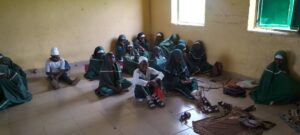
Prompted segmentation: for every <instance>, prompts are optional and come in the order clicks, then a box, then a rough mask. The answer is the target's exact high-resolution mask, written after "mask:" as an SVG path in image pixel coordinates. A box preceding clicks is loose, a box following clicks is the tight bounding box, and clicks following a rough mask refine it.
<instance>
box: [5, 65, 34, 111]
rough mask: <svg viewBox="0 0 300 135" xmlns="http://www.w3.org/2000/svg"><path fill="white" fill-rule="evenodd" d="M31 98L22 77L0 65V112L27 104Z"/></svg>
mask: <svg viewBox="0 0 300 135" xmlns="http://www.w3.org/2000/svg"><path fill="white" fill-rule="evenodd" d="M31 98H32V96H31V94H30V93H29V91H28V89H27V87H26V86H25V84H24V82H23V78H22V76H21V75H19V73H18V72H15V71H14V70H12V69H10V68H9V67H8V66H7V65H3V64H0V110H3V109H6V108H8V107H10V106H13V105H17V104H22V103H25V102H28V101H30V100H31Z"/></svg>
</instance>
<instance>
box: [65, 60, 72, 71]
mask: <svg viewBox="0 0 300 135" xmlns="http://www.w3.org/2000/svg"><path fill="white" fill-rule="evenodd" d="M69 70H71V66H70V64H69V62H68V61H67V60H65V71H69Z"/></svg>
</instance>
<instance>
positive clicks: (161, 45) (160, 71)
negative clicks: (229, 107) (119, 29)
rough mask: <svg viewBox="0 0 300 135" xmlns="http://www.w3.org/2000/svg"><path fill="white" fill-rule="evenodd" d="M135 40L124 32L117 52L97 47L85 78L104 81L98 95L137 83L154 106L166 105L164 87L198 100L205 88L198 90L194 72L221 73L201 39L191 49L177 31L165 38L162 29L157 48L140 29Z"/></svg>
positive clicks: (139, 92)
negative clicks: (131, 39)
mask: <svg viewBox="0 0 300 135" xmlns="http://www.w3.org/2000/svg"><path fill="white" fill-rule="evenodd" d="M132 43H133V44H131V43H130V41H129V40H128V39H127V37H126V36H125V35H123V34H121V35H119V37H118V39H117V42H116V45H115V55H114V54H113V53H111V52H108V53H105V51H104V50H103V48H102V47H101V46H98V47H96V48H95V50H94V53H93V54H92V56H91V59H90V64H89V66H88V70H87V71H86V73H85V75H84V77H85V78H86V79H88V80H100V83H99V87H98V88H97V89H96V90H95V93H96V95H98V96H110V95H113V94H118V93H122V92H127V91H128V88H129V87H130V86H131V85H132V83H133V86H134V94H135V97H136V99H138V100H142V99H146V100H147V103H148V106H149V107H150V108H154V107H156V106H159V107H163V106H164V102H163V98H164V95H163V92H162V91H161V90H162V89H165V90H167V91H177V92H180V93H182V94H183V95H184V96H185V97H187V98H189V99H197V98H199V97H200V95H201V91H198V84H197V81H196V79H192V78H191V75H193V74H197V73H210V74H211V75H212V74H213V73H214V76H217V75H220V74H221V73H220V71H219V70H216V71H218V72H216V73H217V74H215V72H213V69H214V67H215V66H212V65H210V64H209V63H208V62H207V58H206V54H205V50H204V45H203V43H202V42H201V41H196V42H195V43H194V44H193V45H192V48H191V50H190V51H188V49H187V43H186V41H184V40H183V39H180V37H179V36H178V35H177V34H172V35H171V36H170V37H169V38H166V39H164V34H163V33H162V32H158V33H157V34H156V38H155V43H154V47H153V48H150V44H149V42H148V40H147V37H146V35H145V33H143V32H140V33H138V34H137V37H136V38H135V39H133V41H132ZM199 53H201V54H200V55H199ZM219 68H220V67H219ZM122 73H126V74H129V75H133V81H132V83H131V82H130V81H128V80H126V79H124V78H123V77H122Z"/></svg>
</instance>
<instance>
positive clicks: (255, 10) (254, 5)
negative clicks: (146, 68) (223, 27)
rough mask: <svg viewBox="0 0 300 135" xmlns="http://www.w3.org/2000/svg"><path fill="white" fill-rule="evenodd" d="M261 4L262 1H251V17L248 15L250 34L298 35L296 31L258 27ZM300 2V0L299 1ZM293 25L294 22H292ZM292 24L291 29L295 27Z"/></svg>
mask: <svg viewBox="0 0 300 135" xmlns="http://www.w3.org/2000/svg"><path fill="white" fill-rule="evenodd" d="M259 2H260V0H250V5H249V15H248V26H247V30H248V31H250V32H260V33H270V34H278V35H298V34H297V32H298V31H297V30H296V29H292V28H289V29H283V28H281V29H277V28H264V27H260V26H259V25H258V17H259V8H260V6H259ZM297 2H300V0H297ZM293 13H294V12H293ZM292 23H293V22H292ZM292 23H291V25H290V27H292V26H293V24H292Z"/></svg>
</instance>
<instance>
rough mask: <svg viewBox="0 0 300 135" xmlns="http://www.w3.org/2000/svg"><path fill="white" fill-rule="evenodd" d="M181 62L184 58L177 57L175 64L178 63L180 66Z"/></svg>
mask: <svg viewBox="0 0 300 135" xmlns="http://www.w3.org/2000/svg"><path fill="white" fill-rule="evenodd" d="M181 61H182V58H181V57H180V56H176V57H175V62H176V63H177V64H180V63H181Z"/></svg>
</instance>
